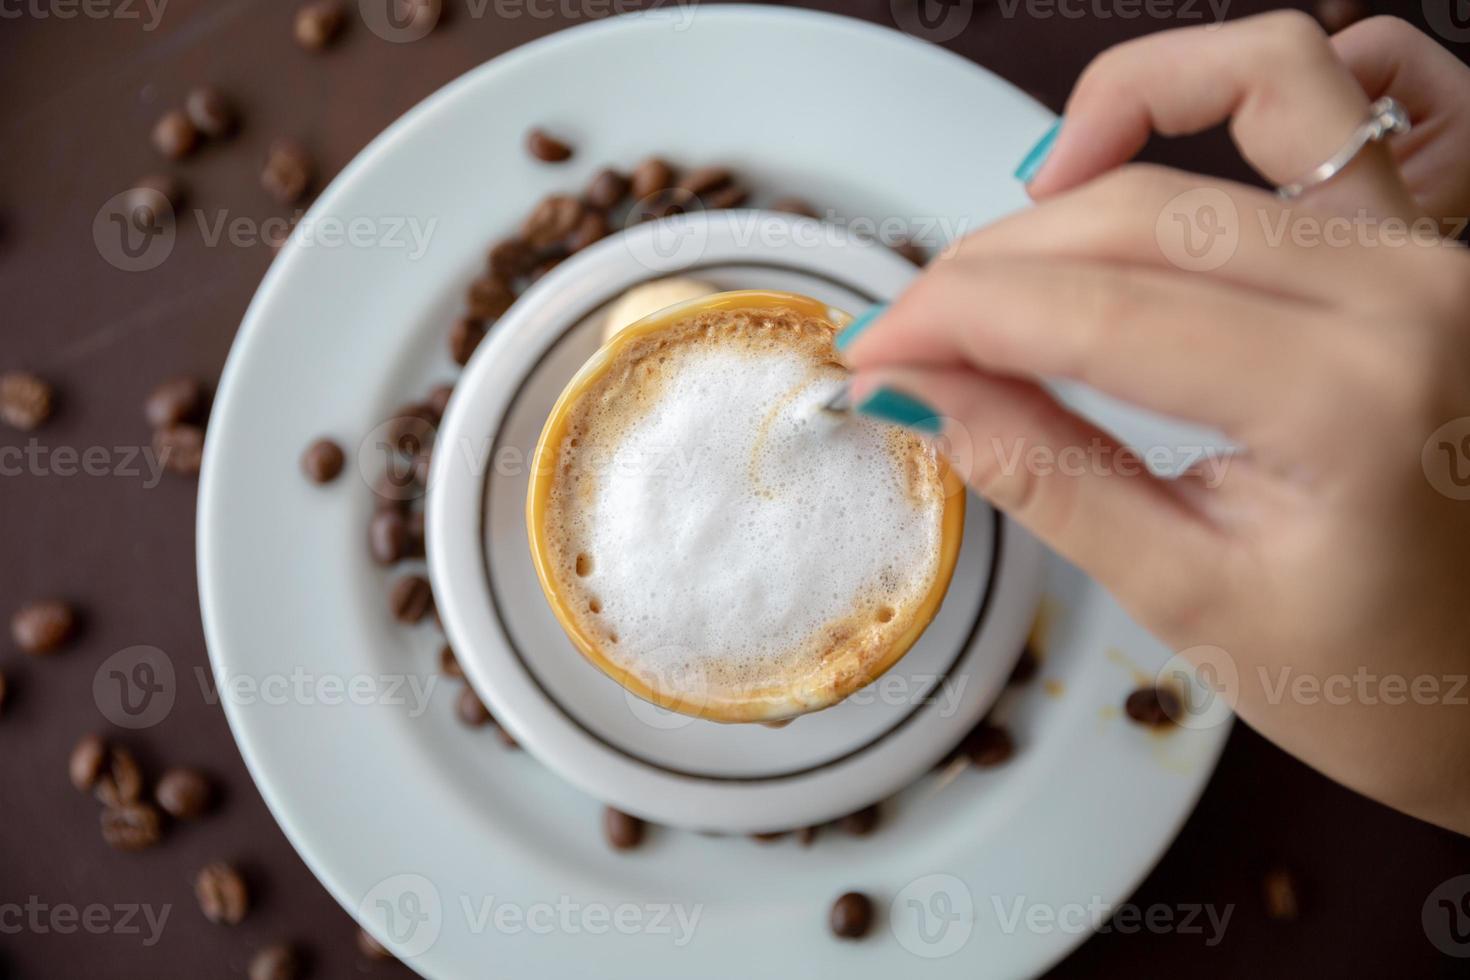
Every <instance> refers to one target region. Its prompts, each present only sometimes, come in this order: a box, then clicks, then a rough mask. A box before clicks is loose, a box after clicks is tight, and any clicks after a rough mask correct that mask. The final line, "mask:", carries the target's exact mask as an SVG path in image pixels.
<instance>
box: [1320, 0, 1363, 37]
mask: <svg viewBox="0 0 1470 980" xmlns="http://www.w3.org/2000/svg"><path fill="white" fill-rule="evenodd" d="M1313 13H1314V14H1316V16H1317V20H1318V22H1319V23H1321V25H1322V28H1323V29H1324V30H1325V31H1327V33H1328V34H1336V33H1337V32H1338V31H1341V30H1344V29H1345V28H1348V27H1351V26H1352V25H1353V24H1356V23H1357V22H1358V21H1360V20H1362V19H1363V18H1364V17H1367V16H1368V7H1367V5H1366V4H1364V3H1363V2H1362V0H1317V5H1316V8H1315V9H1314V10H1313Z"/></svg>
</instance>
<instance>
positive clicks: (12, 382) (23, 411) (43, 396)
mask: <svg viewBox="0 0 1470 980" xmlns="http://www.w3.org/2000/svg"><path fill="white" fill-rule="evenodd" d="M55 403H56V392H55V390H54V389H53V388H52V387H51V386H50V385H49V384H47V383H46V382H44V381H42V380H41V379H40V378H38V377H36V376H35V375H34V374H27V373H26V372H24V371H7V372H5V373H4V374H0V419H3V420H4V422H5V424H6V425H8V426H11V427H12V428H16V429H20V430H21V431H22V432H30V431H31V430H32V429H37V428H40V426H41V424H42V423H44V422H45V421H46V420H47V419H49V418H50V417H51V412H52V410H53V409H54V408H55Z"/></svg>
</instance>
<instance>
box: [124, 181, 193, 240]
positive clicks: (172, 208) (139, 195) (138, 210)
mask: <svg viewBox="0 0 1470 980" xmlns="http://www.w3.org/2000/svg"><path fill="white" fill-rule="evenodd" d="M183 203H184V185H183V184H181V183H179V182H178V181H177V180H175V179H174V178H172V177H169V176H167V175H161V174H160V175H154V176H151V177H144V178H143V179H142V180H140V181H138V182H137V183H136V184H134V185H133V186H132V187H131V188H129V189H128V197H127V202H126V205H125V206H126V208H127V211H128V216H129V217H130V218H132V219H134V221H135V222H136V223H137V224H138V225H139V226H141V227H144V228H151V227H156V226H158V225H161V224H166V223H167V222H170V221H172V220H174V218H175V217H176V216H177V214H178V211H179V208H180V207H182V206H183Z"/></svg>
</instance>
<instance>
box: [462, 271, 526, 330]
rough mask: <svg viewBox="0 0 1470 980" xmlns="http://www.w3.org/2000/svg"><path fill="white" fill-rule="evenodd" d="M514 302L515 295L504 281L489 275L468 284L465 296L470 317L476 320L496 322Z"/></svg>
mask: <svg viewBox="0 0 1470 980" xmlns="http://www.w3.org/2000/svg"><path fill="white" fill-rule="evenodd" d="M515 301H516V297H515V293H512V292H511V291H510V287H509V286H507V285H506V284H505V282H504V280H502V279H500V278H498V277H496V276H490V275H485V276H480V277H479V278H478V279H476V280H475V281H474V282H472V283H470V288H469V291H468V292H467V293H466V294H465V305H466V306H468V307H469V312H470V316H472V317H474V318H475V319H477V320H497V319H499V318H500V316H501V315H502V314H504V313H505V311H506V310H508V309H510V304H512V303H514V302H515Z"/></svg>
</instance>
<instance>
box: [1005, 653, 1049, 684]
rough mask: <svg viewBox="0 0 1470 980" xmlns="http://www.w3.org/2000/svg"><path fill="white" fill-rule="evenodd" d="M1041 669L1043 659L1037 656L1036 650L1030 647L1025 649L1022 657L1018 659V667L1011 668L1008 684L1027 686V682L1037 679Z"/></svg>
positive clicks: (1007, 679)
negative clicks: (1037, 673)
mask: <svg viewBox="0 0 1470 980" xmlns="http://www.w3.org/2000/svg"><path fill="white" fill-rule="evenodd" d="M1040 669H1041V658H1040V657H1038V656H1037V655H1036V651H1035V650H1032V649H1031V648H1030V647H1029V646H1028V647H1026V648H1025V649H1023V650H1022V651H1021V655H1020V656H1019V657H1017V658H1016V665H1015V666H1014V667H1012V668H1011V676H1010V677H1008V678H1006V683H1007V684H1012V685H1014V684H1025V683H1026V682H1027V681H1029V680H1031V679H1032V678H1033V677H1035V676H1036V672H1037V671H1038V670H1040Z"/></svg>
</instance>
